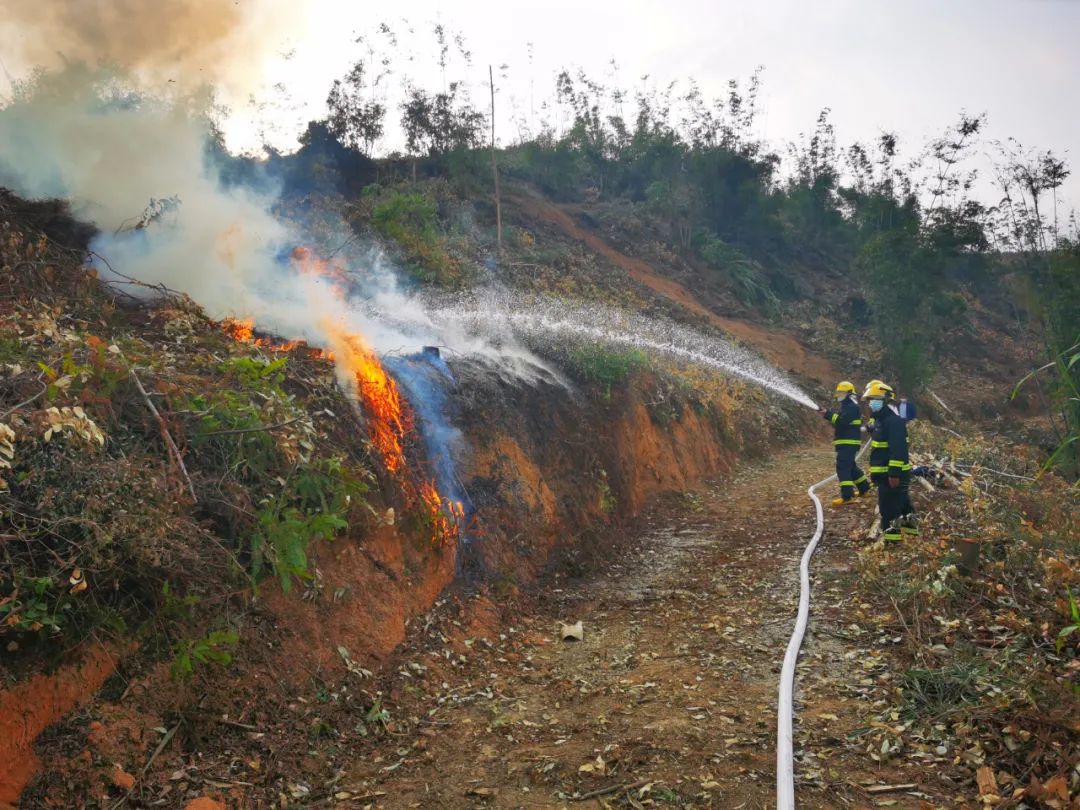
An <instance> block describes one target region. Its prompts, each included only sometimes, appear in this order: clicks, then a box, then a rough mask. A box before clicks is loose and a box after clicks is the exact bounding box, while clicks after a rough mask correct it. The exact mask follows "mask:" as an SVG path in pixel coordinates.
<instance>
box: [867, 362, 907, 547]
mask: <svg viewBox="0 0 1080 810" xmlns="http://www.w3.org/2000/svg"><path fill="white" fill-rule="evenodd" d="M862 398H863V399H864V400H866V402H867V405H868V407H869V408H870V412H871V413H872V414H873V418H874V429H873V433H871V435H870V480H871V481H873V482H874V486H876V487H877V491H878V511H879V512H880V513H881V530H882V533H883V534H884V537H885V541H886V542H897V541H899V540H900V538H901V537H902V536H903V535H904V534H912V535H914V534H917V533H918V528H917V524H916V520H915V507H914V506H913V505H912V503H911V498H910V496H909V493H908V489H909V487H910V484H911V460H910V458H909V457H908V436H907V425H905V424H904V420H903V419H902V418H901V417H900V413H899V411H898V410H897V408H896V405H895V404H894V400H895V398H896V395H895V393H894V391H893V389H892V387H890V386H889V385H886V384H885V383H883V382H881V381H880V380H872V381H871V382H870V383H869V384H868V385H867V386H866V390H865V391H864V392H863V396H862Z"/></svg>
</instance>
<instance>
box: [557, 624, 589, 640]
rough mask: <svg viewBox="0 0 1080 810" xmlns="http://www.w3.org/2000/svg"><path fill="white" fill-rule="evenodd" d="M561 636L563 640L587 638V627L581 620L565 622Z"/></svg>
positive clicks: (560, 632)
mask: <svg viewBox="0 0 1080 810" xmlns="http://www.w3.org/2000/svg"><path fill="white" fill-rule="evenodd" d="M559 637H560V638H561V639H562V640H563V641H582V640H583V639H584V638H585V627H584V625H582V623H581V622H575V623H574V624H564V625H563V626H562V630H560V631H559Z"/></svg>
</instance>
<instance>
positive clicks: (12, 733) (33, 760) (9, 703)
mask: <svg viewBox="0 0 1080 810" xmlns="http://www.w3.org/2000/svg"><path fill="white" fill-rule="evenodd" d="M118 660H119V655H118V654H117V652H116V650H114V649H111V648H109V647H104V646H101V645H95V646H92V647H90V648H88V649H87V650H86V652H85V654H84V656H83V658H82V660H81V661H78V662H76V663H72V664H68V665H67V666H63V667H60V669H58V670H56V671H55V672H53V673H50V674H48V675H45V674H41V675H33V676H31V677H30V678H28V679H27V680H24V681H22V682H20V683H18V684H16V685H15V686H14V687H12V688H11V689H7V690H3V691H0V803H5V802H6V803H15V802H18V800H19V794H20V793H22V790H23V788H24V787H25V786H26V784H27V783H28V782H29V781H30V779H31V778H33V776H34V774H35V773H36V772H37V769H38V765H39V763H38V758H37V756H36V754H35V753H34V749H33V745H34V741H35V740H36V739H37V737H38V735H39V734H41V732H42V731H44V730H45V729H46V728H48V727H49V726H50V725H52V724H53V723H55V722H57V721H59V720H61V719H62V718H63V717H64V716H65V715H67V714H68V712H70V711H72V710H73V709H75V708H77V707H79V706H83V705H85V704H87V703H89V702H90V701H91V700H92V699H93V698H94V695H96V694H97V691H98V690H99V689H100V688H101V685H102V684H103V683H105V680H106V679H107V678H108V677H109V676H110V675H111V674H112V673H113V670H114V669H115V668H116V664H117V661H118Z"/></svg>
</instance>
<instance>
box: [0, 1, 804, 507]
mask: <svg viewBox="0 0 1080 810" xmlns="http://www.w3.org/2000/svg"><path fill="white" fill-rule="evenodd" d="M41 5H42V7H43V8H42V10H41V11H40V13H39V14H38V15H37V16H38V17H39V18H40V19H37V18H34V11H35V9H33V8H32V6H31V4H29V3H27V2H25V0H15V3H14V12H15V14H14V17H9V18H8V19H7V22H8V23H10V22H11V21H12V20H17V21H19V22H20V24H22V25H24V26H25V28H24V29H23V34H22V35H23V45H24V46H25V50H26V52H27V54H28V55H29V58H32V57H33V54H34V53H35V52H36V51H35V50H34V49H35V48H40V47H41V45H40V43H41V42H44V41H48V38H49V37H50V36H51V37H54V39H53V41H52V43H53V45H54V46H55V47H57V48H61V49H64V52H65V55H66V56H68V57H69V58H74V57H78V58H85V59H86V60H87V63H86V64H78V65H77V64H71V63H69V64H66V66H65V67H64V68H63V69H62V70H60V71H59V72H50V73H45V74H42V75H40V76H38V77H37V79H36V80H35V82H33V83H32V84H30V85H28V86H26V87H23V88H21V89H20V90H19V92H17V93H16V94H15V96H14V97H13V98H12V100H11V101H10V102H9V103H8V104H7V105H6V106H4V107H3V108H0V185H4V186H7V187H9V188H11V189H13V190H14V191H16V192H17V193H19V194H21V195H23V196H26V197H30V198H52V197H58V198H65V199H67V200H69V201H70V203H71V205H72V208H73V210H74V212H75V213H76V214H78V215H79V216H80V217H81V218H83V219H85V220H88V221H90V222H92V223H93V224H94V225H95V226H97V228H98V229H99V232H100V233H99V235H98V237H97V238H95V240H94V241H93V243H92V245H91V247H92V249H93V251H94V252H95V253H96V254H97V255H98V256H99V259H98V262H99V265H98V269H99V271H100V272H101V275H102V278H103V279H105V280H106V281H109V282H120V283H123V282H124V280H125V278H126V277H133V278H134V279H137V280H138V281H139V282H141V283H143V284H146V285H163V286H165V287H167V288H169V289H172V290H176V291H180V292H183V293H186V294H187V295H189V296H191V298H192V299H194V300H195V301H196V302H197V303H198V304H200V305H201V306H202V307H203V308H204V310H205V311H206V312H207V314H208V315H210V316H211V317H213V318H218V319H221V318H226V317H233V318H238V319H243V320H252V321H254V323H255V325H256V326H257V327H258V328H260V329H262V330H264V331H266V332H271V333H274V334H277V335H280V336H282V337H284V338H289V339H303V340H306V341H308V342H309V343H311V344H313V345H317V346H324V347H326V346H330V347H331V348H337V347H336V346H335V342H339V341H340V338H341V336H342V335H360V336H363V338H364V339H365V340H366V341H367V343H368V345H370V346H371V348H372V349H374V350H375V351H376V352H377V353H379V354H382V355H391V356H396V357H398V358H404V359H401V360H400V361H398V362H394V361H393V360H390V361H389V363H388V364H389V365H390V366H391V368H392V369H394V370H395V371H396V372H397V373H398V375H399V380H400V381H401V382H402V384H403V386H404V388H405V391H406V393H407V394H409V395H410V396H411V397H412V398H413V404H414V407H415V408H416V410H417V413H418V415H419V416H420V418H421V422H422V430H423V431H424V439H425V442H426V443H427V444H428V449H429V458H430V459H431V460H432V462H433V466H434V467H435V471H436V473H437V476H438V477H439V478H440V479H441V483H442V485H443V488H444V489H446V490H448V491H453V490H455V489H456V488H457V487H456V483H455V477H454V474H453V462H454V456H455V454H456V453H457V452H458V451H460V448H461V441H460V435H459V434H457V433H456V432H455V431H454V430H453V428H452V427H451V426H450V425H449V424H448V423H447V421H446V413H445V405H446V403H445V401H444V399H442V390H443V389H442V386H443V385H444V384H445V382H446V381H447V379H448V378H447V377H446V376H445V375H442V374H441V371H443V370H446V369H440V368H438V367H437V364H432V362H431V361H430V358H429V359H427V360H425V361H424V362H419V361H417V360H416V359H415V358H413V359H410V358H409V356H410V355H413V354H415V353H416V352H417V350H418V349H420V348H421V347H422V346H426V345H431V346H439V347H441V348H442V349H444V350H445V351H446V353H447V355H448V357H450V358H453V357H454V356H465V357H470V358H477V359H481V360H484V361H485V365H486V366H487V367H488V368H490V369H492V370H493V371H494V372H495V373H498V374H500V375H502V376H503V377H504V378H507V379H513V380H518V381H525V382H534V381H536V380H538V379H547V380H556V381H558V380H560V377H559V375H558V373H557V372H556V371H554V370H553V369H552V368H550V367H549V366H548V365H547V364H546V363H545V362H544V361H543V360H541V359H540V358H539V357H538V356H537V355H536V354H535V353H534V352H533V351H531V350H530V349H529V348H527V347H526V346H527V343H529V342H532V343H537V342H539V343H542V342H543V341H544V340H560V339H566V338H567V337H571V338H573V339H578V340H588V341H594V342H602V343H609V344H615V345H633V346H636V347H640V348H643V349H645V350H646V351H649V352H650V353H653V354H668V355H673V356H677V357H679V358H681V359H683V360H687V361H690V362H698V363H704V364H705V365H711V366H713V367H715V368H717V369H720V370H722V371H726V372H728V373H734V374H737V375H740V376H743V377H746V378H747V379H752V380H754V381H755V382H758V383H760V384H763V385H766V386H768V387H771V388H773V389H774V390H777V391H780V392H781V393H784V394H785V395H787V396H791V397H792V398H794V399H798V400H799V401H804V402H805V397H801V395H800V394H799V393H798V392H797V390H795V389H794V388H793V386H791V384H790V383H788V382H787V381H786V380H783V379H782V378H780V377H779V376H778V375H777V373H776V372H775V371H774V370H770V369H768V367H767V366H765V364H764V363H762V362H761V361H759V360H757V361H755V360H753V359H752V358H750V357H749V355H746V354H741V353H739V352H738V351H737V350H735V349H734V348H733V347H731V346H730V345H729V344H726V343H725V342H723V341H718V340H717V339H715V338H708V337H706V336H703V335H698V334H696V333H691V332H688V331H686V330H683V331H679V330H678V328H676V327H673V326H670V325H667V326H665V325H663V324H658V323H656V322H649V321H644V320H641V319H637V318H628V317H627V316H625V315H620V314H619V313H615V312H607V311H604V310H600V309H592V310H589V311H584V310H572V309H568V308H567V307H566V305H560V304H557V303H556V302H550V301H548V302H537V301H523V300H518V299H515V298H513V297H512V296H503V297H502V298H499V297H498V296H495V295H488V294H485V296H484V297H483V298H482V299H481V298H480V297H475V298H473V299H471V300H470V299H465V300H459V299H447V298H440V297H438V296H434V297H433V296H432V295H430V294H428V295H425V294H421V293H417V292H416V291H413V290H409V289H408V288H405V287H402V286H401V285H400V284H399V279H398V275H397V273H396V271H395V268H394V267H393V265H392V264H391V263H390V262H388V261H387V260H386V258H385V257H384V256H383V255H382V254H381V253H380V252H379V251H378V250H376V249H374V248H372V247H370V246H363V245H358V244H356V243H355V241H353V237H354V234H353V233H352V231H351V229H349V228H348V227H347V226H346V225H345V224H344V223H343V222H341V221H340V220H339V219H335V218H334V217H333V216H331V217H330V220H331V221H330V222H329V223H327V222H319V223H317V225H318V227H314V226H315V225H316V223H312V226H313V227H310V228H308V227H305V223H303V222H299V221H296V220H291V221H288V220H285V219H283V218H282V217H279V216H276V215H275V214H274V207H275V204H276V203H277V202H278V197H277V194H276V193H274V192H267V191H265V190H255V189H251V188H245V187H242V186H237V185H228V186H227V185H225V184H224V183H222V182H221V178H220V176H219V172H218V169H217V167H216V165H215V163H214V161H213V160H211V159H210V158H209V154H210V152H209V150H208V146H209V145H210V144H211V143H212V140H213V138H214V136H215V133H214V129H213V126H212V124H211V116H210V115H209V110H210V109H211V107H212V103H213V99H212V97H211V94H210V91H209V90H208V89H206V86H205V85H203V84H202V83H201V79H202V78H203V77H205V78H206V79H209V80H212V79H216V78H218V77H223V76H227V80H228V81H231V82H233V86H239V84H240V83H243V82H245V81H247V82H250V81H254V80H255V79H256V77H257V74H258V71H257V69H255V68H254V67H252V66H253V65H256V64H257V62H258V59H257V58H255V57H257V55H258V53H260V51H259V50H258V48H255V44H254V43H256V42H258V43H260V44H261V43H262V42H263V41H265V40H264V39H263V38H265V37H271V38H272V35H271V34H270V33H269V32H268V31H267V30H265V27H263V26H260V25H252V23H251V20H252V17H251V15H249V14H248V13H247V11H246V10H247V6H244V7H243V9H244V13H241V12H240V11H239V10H237V8H239V6H237V8H234V6H236V5H237V4H236V3H235V2H234V0H228V1H227V2H226V0H202V2H194V1H193V2H180V1H179V0H177V2H165V3H156V4H151V3H142V2H136V0H129V2H111V3H106V2H86V3H84V2H81V1H80V2H75V0H71V1H70V2H58V3H53V4H51V7H50V8H44V7H45V6H47V5H50V4H41ZM264 7H268V6H265V5H264ZM289 19H291V17H290V16H289V15H285V16H284V17H279V18H276V19H275V20H274V24H275V25H277V24H280V23H281V22H282V20H289ZM267 24H269V23H267ZM114 25H115V26H116V27H115V28H113V27H112V26H114ZM148 32H149V33H152V34H153V39H152V40H150V39H148V36H149V34H148ZM249 37H251V38H252V40H251V43H252V44H251V47H252V48H254V50H253V51H250V52H248V53H246V54H245V53H244V51H243V48H244V47H245V42H247V38H249ZM102 43H104V44H102ZM238 51H239V53H238ZM242 56H243V57H245V58H241V57H242ZM237 60H239V62H238V61H237ZM105 63H111V67H103V65H104V64H105ZM240 63H242V64H243V65H245V66H246V67H238V66H237V65H238V64H240ZM116 66H119V69H120V70H119V72H117V70H116ZM169 74H173V75H175V76H177V77H178V78H177V79H176V80H175V85H176V86H175V87H172V88H171V89H170V90H169V92H167V93H161V92H158V93H150V92H147V90H146V88H147V87H148V86H149V84H150V83H152V82H153V81H155V80H158V79H160V78H161V77H164V76H167V75H169ZM315 232H317V233H318V234H320V237H319V238H313V236H312V234H313V233H315ZM335 243H336V245H337V246H338V247H343V246H346V245H347V246H348V247H347V248H345V249H343V250H341V251H340V253H339V255H338V256H337V257H336V258H335V259H334V265H332V266H327V265H325V264H320V263H317V262H316V263H315V264H316V266H314V267H313V266H312V265H311V262H309V261H308V260H307V259H306V258H305V257H303V256H299V255H298V254H297V253H296V252H295V251H294V248H295V247H296V246H298V245H304V244H310V245H312V246H313V247H314V248H315V250H316V253H318V252H319V249H320V248H329V246H330V245H331V244H335ZM330 252H331V251H330V250H324V251H323V253H324V255H329V253H330ZM112 269H115V270H116V271H117V273H121V274H123V276H120V275H117V274H116V273H113V271H112ZM314 271H317V272H314ZM127 289H129V290H131V291H133V292H135V293H136V294H138V292H139V290H144V291H145V290H146V289H147V288H140V287H129V288H127ZM335 354H337V352H335ZM342 363H343V365H342V366H341V367H340V368H339V376H340V377H341V378H342V380H343V384H345V386H346V387H347V388H351V386H354V385H355V380H351V379H349V376H350V375H349V374H348V367H347V364H346V361H345V360H344V359H343V360H342ZM433 371H434V372H440V373H432V372H433Z"/></svg>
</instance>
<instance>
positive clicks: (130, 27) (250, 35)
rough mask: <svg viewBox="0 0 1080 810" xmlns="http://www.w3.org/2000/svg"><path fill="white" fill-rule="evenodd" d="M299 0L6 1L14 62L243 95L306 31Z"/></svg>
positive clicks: (1, 38)
mask: <svg viewBox="0 0 1080 810" xmlns="http://www.w3.org/2000/svg"><path fill="white" fill-rule="evenodd" d="M308 5H309V4H308V3H304V2H297V1H296V0H293V1H292V2H290V0H48V1H47V2H40V0H6V1H5V3H4V14H3V20H2V21H0V42H3V43H5V47H4V57H5V60H6V62H7V64H8V67H9V68H13V69H16V70H18V69H25V68H29V67H41V68H45V69H47V70H61V69H63V68H64V67H66V66H68V65H72V64H82V65H87V66H89V67H92V68H102V67H104V68H109V69H112V70H116V71H118V72H120V73H122V74H123V75H124V76H126V77H127V78H128V79H135V80H137V81H138V82H139V83H140V84H141V85H142V86H143V87H157V86H160V85H162V84H166V83H173V84H177V85H179V86H180V87H181V89H184V90H190V89H192V88H195V87H201V86H206V85H213V86H215V87H216V88H218V89H219V90H225V91H226V92H227V93H228V94H229V95H232V96H233V97H235V98H239V99H243V98H245V97H246V95H247V94H248V93H250V92H253V91H254V90H255V89H256V88H257V87H258V86H259V85H260V83H261V81H262V72H263V70H264V68H265V65H266V63H267V62H268V61H269V60H270V59H271V58H272V57H273V56H274V55H275V54H277V53H279V52H280V51H281V50H283V49H284V48H285V47H286V43H287V42H288V40H289V38H290V36H293V35H295V34H296V33H297V32H298V31H300V30H302V29H303V27H304V25H305V19H306V18H307V16H308V14H307V12H308V11H309V9H308V8H307V6H308Z"/></svg>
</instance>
